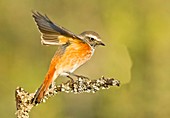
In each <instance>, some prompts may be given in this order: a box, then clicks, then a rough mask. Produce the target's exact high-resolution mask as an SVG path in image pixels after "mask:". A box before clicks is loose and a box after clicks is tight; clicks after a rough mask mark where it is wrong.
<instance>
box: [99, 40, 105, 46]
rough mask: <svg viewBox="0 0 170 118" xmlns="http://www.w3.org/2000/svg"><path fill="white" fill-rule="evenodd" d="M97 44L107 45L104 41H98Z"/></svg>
mask: <svg viewBox="0 0 170 118" xmlns="http://www.w3.org/2000/svg"><path fill="white" fill-rule="evenodd" d="M97 45H102V46H105V44H104V43H103V42H102V41H98V42H97Z"/></svg>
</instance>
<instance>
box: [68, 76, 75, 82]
mask: <svg viewBox="0 0 170 118" xmlns="http://www.w3.org/2000/svg"><path fill="white" fill-rule="evenodd" d="M67 77H68V78H69V79H70V80H71V82H72V83H73V82H74V79H73V78H72V77H70V76H69V75H67Z"/></svg>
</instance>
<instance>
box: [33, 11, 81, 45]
mask: <svg viewBox="0 0 170 118" xmlns="http://www.w3.org/2000/svg"><path fill="white" fill-rule="evenodd" d="M32 16H33V18H34V20H35V22H36V24H37V26H38V29H39V31H40V32H41V42H42V44H43V45H63V44H66V43H68V42H69V40H70V39H72V40H74V39H75V40H77V39H78V40H82V41H83V39H81V37H79V36H77V35H75V34H74V33H72V32H70V31H69V30H67V29H65V28H63V27H61V26H58V25H55V24H54V23H53V22H52V21H51V20H50V19H49V18H48V17H47V16H46V15H42V14H40V13H39V12H33V15H32Z"/></svg>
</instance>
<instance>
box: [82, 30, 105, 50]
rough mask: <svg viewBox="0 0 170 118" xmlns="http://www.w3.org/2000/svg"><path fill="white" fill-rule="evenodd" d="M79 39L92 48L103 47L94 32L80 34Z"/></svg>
mask: <svg viewBox="0 0 170 118" xmlns="http://www.w3.org/2000/svg"><path fill="white" fill-rule="evenodd" d="M80 37H81V38H83V39H84V40H85V41H86V42H87V43H88V44H89V45H90V46H92V47H93V48H95V47H96V46H98V45H102V46H105V44H104V43H103V42H102V41H101V38H100V36H99V34H98V33H96V32H93V31H85V32H82V33H81V34H80Z"/></svg>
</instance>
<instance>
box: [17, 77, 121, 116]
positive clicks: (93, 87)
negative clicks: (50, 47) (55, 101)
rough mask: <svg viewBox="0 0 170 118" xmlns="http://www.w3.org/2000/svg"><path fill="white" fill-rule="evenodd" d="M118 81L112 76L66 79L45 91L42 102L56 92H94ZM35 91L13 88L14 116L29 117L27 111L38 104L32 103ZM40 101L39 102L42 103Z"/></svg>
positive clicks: (118, 83) (115, 84) (117, 84)
mask: <svg viewBox="0 0 170 118" xmlns="http://www.w3.org/2000/svg"><path fill="white" fill-rule="evenodd" d="M119 85H120V82H119V81H118V80H115V79H113V78H104V77H101V78H99V79H97V80H90V79H88V78H87V77H82V76H80V77H78V79H77V80H76V81H67V82H66V83H62V84H59V85H56V86H55V85H53V86H52V87H51V88H50V89H48V91H47V92H46V94H45V96H44V98H43V100H42V102H45V101H46V100H47V99H48V98H50V97H52V96H54V95H56V94H57V93H58V92H66V93H70V92H71V93H74V94H80V93H84V92H86V93H90V92H92V93H95V92H97V91H99V90H100V89H109V87H110V86H119ZM34 94H35V93H28V92H27V91H25V90H24V89H23V88H21V87H17V88H16V90H15V99H16V108H17V111H16V113H15V114H16V116H17V118H29V112H30V111H31V109H32V108H33V107H34V106H37V105H38V104H34V103H32V102H31V101H32V99H33V98H34ZM42 102H41V103H42Z"/></svg>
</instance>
